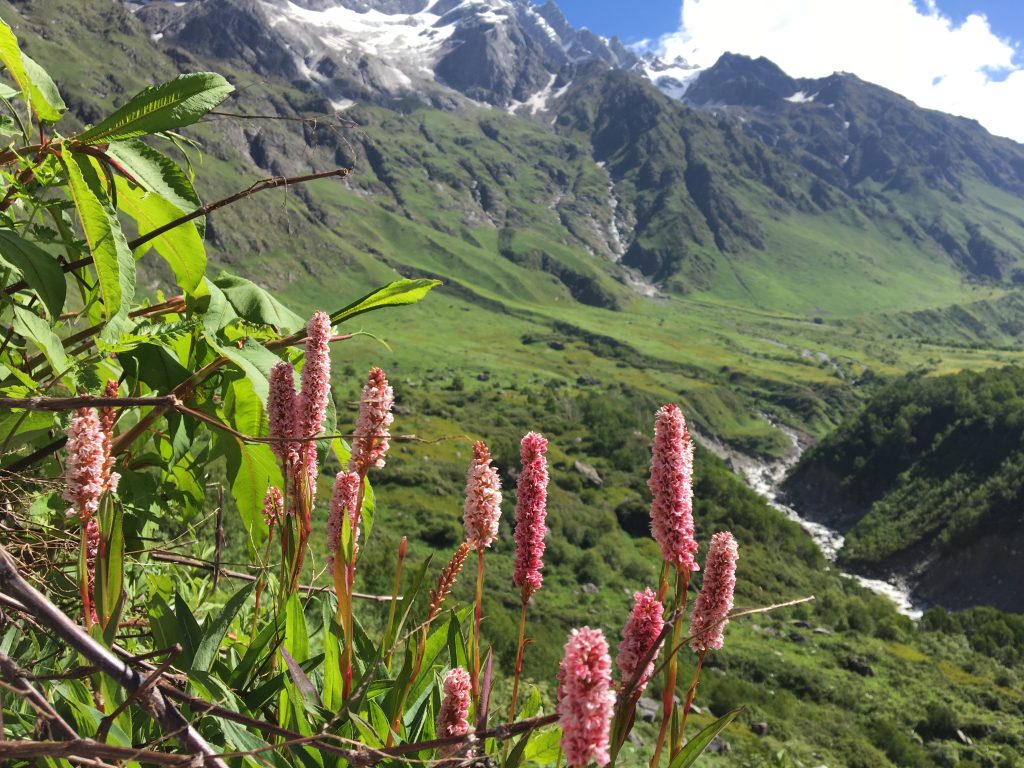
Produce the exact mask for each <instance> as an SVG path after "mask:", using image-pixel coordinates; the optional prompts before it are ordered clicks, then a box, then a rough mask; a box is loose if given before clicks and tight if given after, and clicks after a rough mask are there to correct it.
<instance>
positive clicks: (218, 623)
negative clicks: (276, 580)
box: [192, 581, 256, 672]
mask: <svg viewBox="0 0 1024 768" xmlns="http://www.w3.org/2000/svg"><path fill="white" fill-rule="evenodd" d="M254 589H256V582H254V581H253V582H249V583H248V584H246V585H245V586H244V587H242V588H241V589H240V590H238V591H237V592H236V593H235V594H234V595H232V596H231V599H230V600H228V602H227V603H226V604H225V606H224V607H223V608H222V609H221V610H220V611H218V612H217V613H216V615H214V616H213V620H212V621H210V623H209V626H208V627H207V628H206V631H205V632H204V633H203V639H202V640H201V641H200V642H199V647H198V648H197V649H196V655H195V658H194V659H193V660H192V669H193V670H198V671H200V672H209V671H210V669H211V668H212V667H213V662H214V661H216V659H217V652H218V651H219V650H220V644H221V643H223V642H224V636H225V635H226V634H227V633H228V629H230V628H231V622H232V621H234V619H235V616H236V615H237V614H238V611H239V610H241V608H242V606H243V605H244V604H245V601H246V600H248V599H249V595H251V594H252V592H253V590H254Z"/></svg>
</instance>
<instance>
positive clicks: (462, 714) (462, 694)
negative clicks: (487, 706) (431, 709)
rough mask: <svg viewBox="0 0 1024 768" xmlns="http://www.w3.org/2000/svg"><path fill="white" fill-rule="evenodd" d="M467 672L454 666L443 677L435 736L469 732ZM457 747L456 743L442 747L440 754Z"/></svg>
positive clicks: (468, 682)
mask: <svg viewBox="0 0 1024 768" xmlns="http://www.w3.org/2000/svg"><path fill="white" fill-rule="evenodd" d="M469 689H470V681H469V672H467V671H466V670H464V669H463V668H462V667H456V668H455V669H453V670H452V671H451V672H449V673H448V674H447V675H446V676H445V678H444V686H443V690H444V698H443V699H441V708H440V709H439V710H438V712H437V738H439V739H446V738H449V737H451V736H465V735H466V734H467V733H469V702H470V695H469ZM458 749H459V745H458V744H450V745H448V746H446V747H442V748H441V749H440V750H439V752H440V753H441V754H442V755H451V754H453V753H455V752H457V751H458Z"/></svg>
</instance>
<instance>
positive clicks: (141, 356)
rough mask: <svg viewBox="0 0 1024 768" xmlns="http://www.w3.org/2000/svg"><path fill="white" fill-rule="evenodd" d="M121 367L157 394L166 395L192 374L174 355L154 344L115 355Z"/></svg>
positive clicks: (140, 346) (143, 345)
mask: <svg viewBox="0 0 1024 768" xmlns="http://www.w3.org/2000/svg"><path fill="white" fill-rule="evenodd" d="M117 358H118V360H119V362H120V363H121V366H122V367H123V368H125V370H128V371H131V372H132V373H133V374H135V376H136V378H138V380H139V381H141V382H142V383H143V384H145V385H146V386H147V387H149V388H150V389H152V390H153V392H155V393H157V394H164V395H166V394H168V393H169V392H170V391H171V390H172V389H174V388H175V387H176V386H178V385H179V384H181V382H183V381H185V379H187V378H188V377H189V376H191V375H192V374H191V373H189V371H188V369H187V368H185V367H184V366H183V365H182V364H181V363H179V362H178V361H177V360H176V359H175V357H174V355H172V354H171V353H170V352H168V351H167V350H166V349H165V348H164V347H158V346H157V345H156V344H139V345H138V346H136V347H135V348H134V349H130V350H128V351H127V352H119V353H118V355H117Z"/></svg>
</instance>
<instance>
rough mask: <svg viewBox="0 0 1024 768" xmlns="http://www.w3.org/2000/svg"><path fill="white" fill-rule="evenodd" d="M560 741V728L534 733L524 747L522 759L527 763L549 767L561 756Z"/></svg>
mask: <svg viewBox="0 0 1024 768" xmlns="http://www.w3.org/2000/svg"><path fill="white" fill-rule="evenodd" d="M561 741H562V729H561V728H552V729H551V730H547V731H541V732H540V733H534V734H533V737H532V738H531V739H530V741H529V743H528V744H527V745H526V749H525V750H524V755H523V757H524V758H525V759H526V762H528V763H537V764H539V765H551V764H552V763H554V762H555V761H556V760H557V759H558V757H559V755H561V754H562V747H561Z"/></svg>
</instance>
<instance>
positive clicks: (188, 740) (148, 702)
mask: <svg viewBox="0 0 1024 768" xmlns="http://www.w3.org/2000/svg"><path fill="white" fill-rule="evenodd" d="M0 584H2V585H3V587H4V588H5V589H6V590H7V591H8V592H9V593H10V594H11V595H12V596H13V597H14V598H15V599H16V600H18V601H20V602H21V603H23V604H24V605H25V607H26V608H27V609H28V610H29V611H30V612H31V613H32V614H33V615H35V617H36V618H37V619H39V621H40V622H42V623H43V624H44V625H45V626H46V627H47V629H48V630H49V631H50V632H53V633H54V634H55V635H57V636H59V637H60V638H61V639H62V640H63V641H64V642H66V643H67V644H68V645H69V646H71V647H72V648H74V649H75V650H76V651H78V652H79V653H80V654H82V656H84V657H85V658H86V659H88V660H89V661H90V662H92V663H93V664H95V665H96V666H97V667H98V668H99V669H100V670H102V671H103V672H104V673H105V674H107V675H109V676H110V677H111V678H113V679H114V680H115V681H116V682H117V683H118V684H119V685H121V686H123V687H124V688H126V689H127V690H128V691H136V690H138V689H139V688H140V687H141V686H142V684H143V680H142V677H141V676H140V675H139V673H138V672H136V671H135V670H134V669H132V668H131V667H129V666H128V665H127V664H126V663H125V662H123V661H121V660H120V659H119V658H117V657H116V656H114V654H112V653H111V652H110V651H109V650H107V649H106V648H104V647H103V646H102V645H100V644H99V643H98V642H96V641H95V640H94V639H93V638H92V637H90V636H89V635H88V634H87V633H86V632H85V630H83V629H82V628H81V627H80V626H78V625H77V624H76V623H75V622H73V621H72V620H71V619H70V618H68V617H67V616H66V615H65V614H64V613H62V612H61V610H60V609H59V608H57V606H55V605H54V604H53V603H51V602H50V601H49V599H47V597H46V596H45V595H43V594H42V593H41V592H39V591H38V590H37V589H35V587H33V586H32V585H31V584H29V583H28V582H27V581H25V580H24V579H23V578H22V577H21V575H20V574H19V573H18V567H17V564H16V563H15V561H14V558H12V557H11V556H10V554H9V553H8V552H7V550H6V549H5V548H4V547H2V546H0ZM138 703H139V706H140V707H142V708H143V709H144V710H145V711H146V712H148V713H149V714H150V715H151V716H152V717H153V718H154V719H155V720H156V721H157V722H158V723H159V724H160V726H161V728H163V729H164V731H165V732H166V733H169V734H174V735H175V736H176V737H177V738H178V740H179V741H180V742H181V745H182V746H183V747H185V748H186V749H188V750H189V751H191V752H192V753H193V754H194V755H196V756H199V757H201V758H202V759H203V760H204V762H205V764H206V765H209V766H213V768H228V766H227V763H225V762H224V761H223V760H222V759H221V758H220V757H218V756H217V753H216V751H215V750H214V749H213V747H211V746H210V744H209V743H208V742H207V741H206V739H204V738H203V737H202V736H201V735H200V734H199V732H198V731H196V730H195V729H194V728H193V727H192V726H191V725H190V724H189V722H188V721H187V720H185V718H184V717H182V715H181V713H180V712H179V711H178V710H177V709H176V708H175V707H174V705H173V704H171V703H170V702H169V701H168V700H167V699H166V698H165V697H164V696H163V694H162V693H161V692H160V689H159V688H152V689H150V690H148V691H145V692H144V693H143V694H142V695H140V696H139V697H138Z"/></svg>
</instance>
